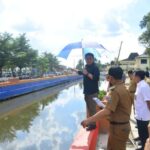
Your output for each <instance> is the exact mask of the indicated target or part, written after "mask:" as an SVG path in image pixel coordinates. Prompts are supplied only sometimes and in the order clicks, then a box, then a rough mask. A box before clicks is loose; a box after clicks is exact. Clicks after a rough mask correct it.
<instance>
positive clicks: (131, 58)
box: [122, 53, 139, 61]
mask: <svg viewBox="0 0 150 150" xmlns="http://www.w3.org/2000/svg"><path fill="white" fill-rule="evenodd" d="M137 56H139V54H138V53H130V55H129V57H128V58H127V59H124V60H122V61H133V60H135V58H136V57H137Z"/></svg>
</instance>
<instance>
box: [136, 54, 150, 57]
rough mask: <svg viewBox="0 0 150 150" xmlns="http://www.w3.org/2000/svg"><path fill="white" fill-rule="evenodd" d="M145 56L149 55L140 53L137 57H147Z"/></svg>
mask: <svg viewBox="0 0 150 150" xmlns="http://www.w3.org/2000/svg"><path fill="white" fill-rule="evenodd" d="M147 57H149V56H148V55H147V54H142V55H139V56H138V58H147Z"/></svg>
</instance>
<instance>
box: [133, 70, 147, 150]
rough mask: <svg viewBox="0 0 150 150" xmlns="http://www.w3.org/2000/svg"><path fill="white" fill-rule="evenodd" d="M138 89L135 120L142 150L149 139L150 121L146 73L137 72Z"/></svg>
mask: <svg viewBox="0 0 150 150" xmlns="http://www.w3.org/2000/svg"><path fill="white" fill-rule="evenodd" d="M134 79H135V82H136V83H137V88H136V92H135V118H136V120H137V127H138V134H139V137H140V140H141V143H142V150H144V145H145V142H146V139H147V138H148V129H147V126H148V124H149V120H150V87H149V85H148V84H147V83H146V81H145V72H144V71H136V72H135V77H134Z"/></svg>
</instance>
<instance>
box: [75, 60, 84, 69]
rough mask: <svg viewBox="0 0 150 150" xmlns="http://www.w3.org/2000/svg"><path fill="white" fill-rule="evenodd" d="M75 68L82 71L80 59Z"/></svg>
mask: <svg viewBox="0 0 150 150" xmlns="http://www.w3.org/2000/svg"><path fill="white" fill-rule="evenodd" d="M76 68H77V69H78V70H82V69H83V60H82V59H80V60H79V61H78V64H77V66H76Z"/></svg>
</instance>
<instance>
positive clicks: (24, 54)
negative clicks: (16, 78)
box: [11, 34, 38, 74]
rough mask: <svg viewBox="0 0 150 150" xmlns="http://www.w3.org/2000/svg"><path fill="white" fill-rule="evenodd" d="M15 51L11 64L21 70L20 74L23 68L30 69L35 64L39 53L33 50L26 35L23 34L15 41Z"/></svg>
mask: <svg viewBox="0 0 150 150" xmlns="http://www.w3.org/2000/svg"><path fill="white" fill-rule="evenodd" d="M13 49H14V50H13V53H12V55H11V62H12V65H13V66H15V67H18V68H19V69H20V74H21V73H22V69H23V68H25V67H28V68H29V67H32V66H33V65H34V64H35V62H36V58H37V56H38V53H37V51H36V50H34V49H32V48H31V46H30V44H29V40H28V39H27V38H26V35H25V34H21V35H19V36H18V37H17V38H16V39H14V43H13Z"/></svg>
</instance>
